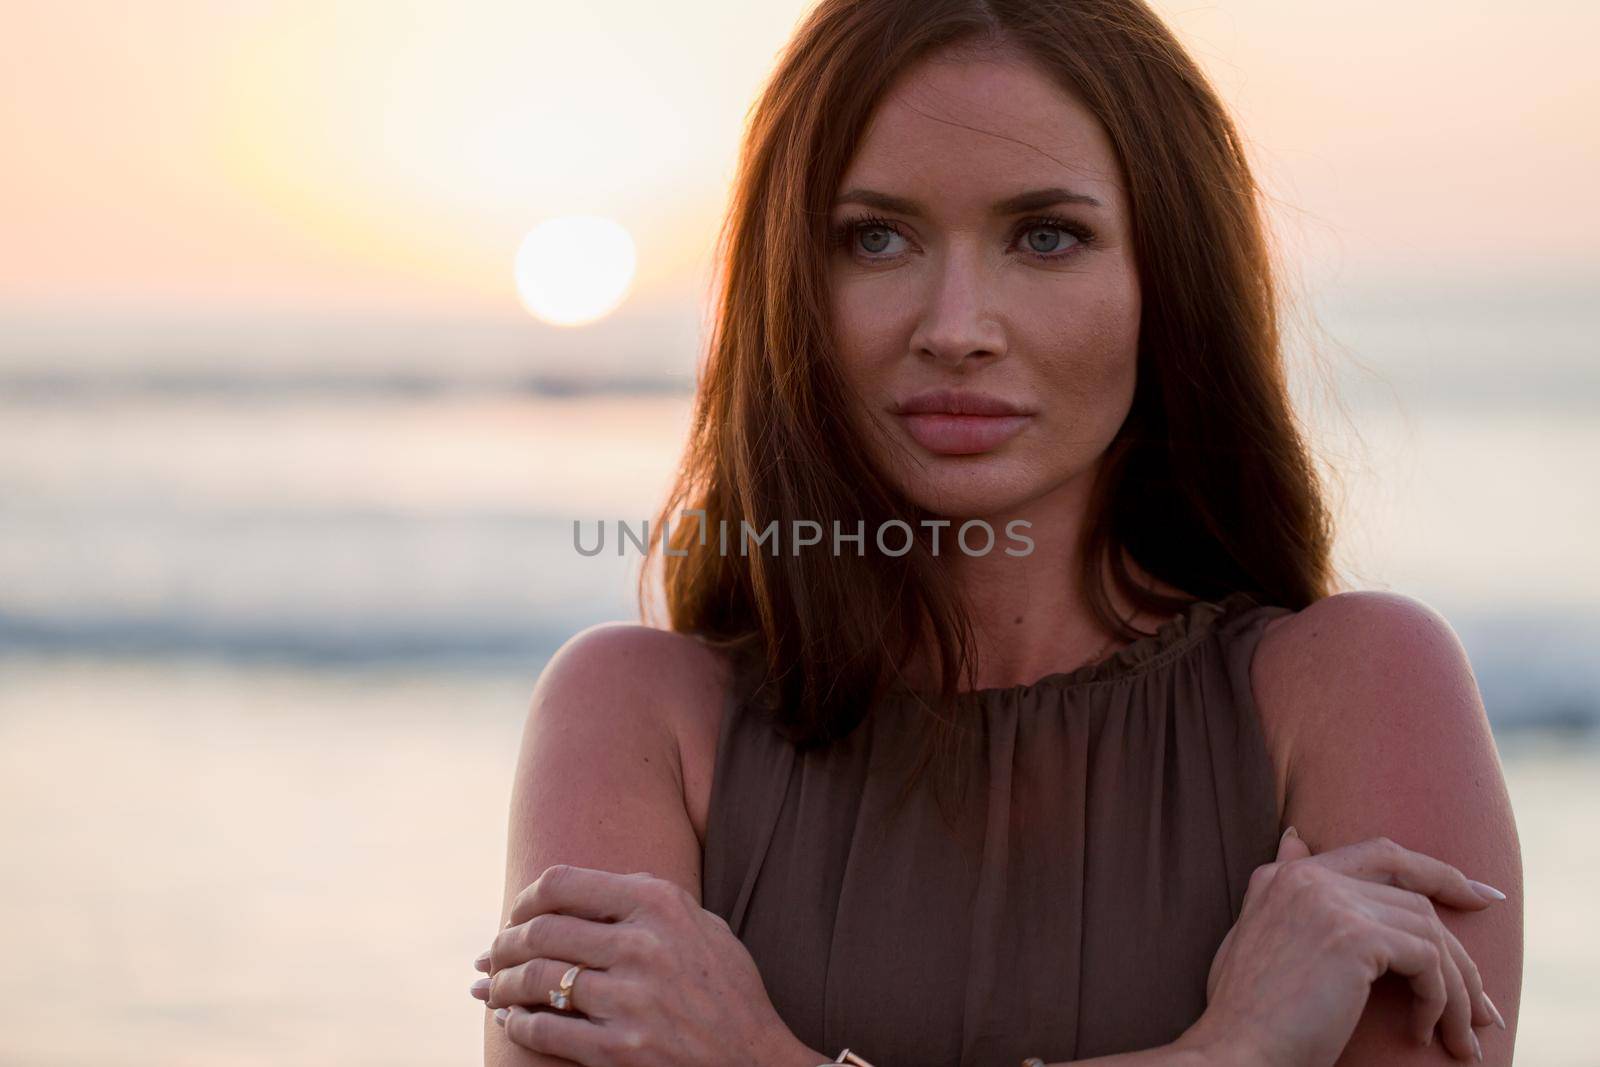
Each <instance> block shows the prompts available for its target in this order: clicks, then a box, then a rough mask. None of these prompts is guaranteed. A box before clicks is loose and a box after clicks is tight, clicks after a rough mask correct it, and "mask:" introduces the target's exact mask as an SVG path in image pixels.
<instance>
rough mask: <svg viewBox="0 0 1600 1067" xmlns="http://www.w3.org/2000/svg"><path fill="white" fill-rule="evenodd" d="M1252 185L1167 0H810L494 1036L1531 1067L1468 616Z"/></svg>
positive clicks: (760, 124)
mask: <svg viewBox="0 0 1600 1067" xmlns="http://www.w3.org/2000/svg"><path fill="white" fill-rule="evenodd" d="M1257 197H1258V193H1257V189H1256V187H1255V185H1254V183H1253V181H1252V179H1251V176H1250V173H1249V170H1248V167H1247V166H1246V163H1245V159H1244V155H1243V152H1242V149H1241V146H1240V140H1239V138H1238V136H1237V134H1236V133H1235V131H1234V129H1233V127H1232V125H1231V123H1230V121H1229V119H1228V118H1227V116H1226V115H1225V113H1224V111H1223V109H1222V108H1221V106H1220V105H1219V104H1218V102H1217V99H1216V97H1215V95H1214V94H1213V92H1212V91H1211V90H1210V88H1209V87H1208V86H1207V85H1206V83H1205V81H1204V80H1203V78H1202V77H1201V75H1200V73H1199V72H1198V71H1197V69H1196V68H1195V66H1194V64H1193V63H1192V62H1191V61H1190V60H1189V58H1188V57H1187V56H1186V55H1185V54H1184V53H1183V51H1182V50H1181V49H1180V48H1179V46H1178V45H1177V44H1176V43H1175V41H1174V40H1173V38H1172V37H1171V35H1170V34H1169V33H1168V32H1167V31H1166V30H1165V29H1164V28H1163V27H1162V26H1161V24H1160V23H1159V22H1158V20H1157V19H1156V18H1155V17H1154V16H1153V15H1152V14H1151V13H1150V12H1149V11H1148V10H1147V9H1146V8H1145V7H1144V6H1143V5H1142V4H1141V3H1139V2H1137V0H1084V2H1080V3H1061V2H1059V0H1054V2H1052V0H988V2H985V0H824V2H823V3H822V4H821V5H820V6H818V7H817V8H816V9H815V10H814V11H813V12H812V14H811V15H810V17H809V18H808V20H807V21H806V23H805V24H804V25H803V27H802V28H801V29H800V31H799V32H798V34H797V36H796V37H795V39H794V41H793V42H792V43H791V45H790V46H789V48H788V49H787V50H786V52H785V53H784V55H783V57H782V59H781V62H780V64H779V66H778V69H777V71H776V73H775V75H774V77H773V80H772V82H771V84H770V85H769V86H768V88H767V90H766V92H765V94H764V96H763V98H762V100H761V101H760V103H759V106H758V107H757V108H756V109H755V110H754V112H753V113H752V117H751V121H750V126H749V129H748V133H747V141H746V144H745V149H744V153H743V157H742V161H741V167H740V172H739V175H738V178H737V185H736V190H735V199H734V202H733V205H732V211H731V214H730V216H729V220H728V226H727V229H726V231H725V233H724V244H723V257H722V266H723V268H724V272H723V275H722V277H721V278H720V279H719V284H720V293H719V295H720V305H719V314H718V316H717V319H716V323H715V330H714V333H713V336H712V338H711V344H710V354H709V359H708V362H707V365H706V366H705V368H704V373H703V375H702V378H701V382H700V389H699V394H698V396H697V404H696V418H695V423H694V428H693V435H692V440H691V442H690V447H689V449H688V451H687V453H686V457H685V460H684V464H683V467H682V470H681V475H680V479H679V482H678V484H677V486H676V488H675V491H674V493H673V495H672V497H671V498H670V499H669V501H668V502H667V505H666V507H664V508H663V509H662V513H661V521H663V522H664V521H666V520H672V519H679V517H680V516H681V515H683V514H684V513H685V512H686V511H688V512H692V513H693V514H691V515H690V517H689V518H687V519H684V520H682V521H680V522H678V523H677V524H676V525H674V526H673V528H672V532H671V535H670V538H669V539H668V541H667V543H668V545H669V551H668V552H667V553H666V555H665V584H666V590H667V595H668V603H669V606H670V612H671V628H670V629H655V628H649V627H643V626H630V625H620V624H611V625H606V626H601V627H596V628H592V629H590V630H587V631H585V632H584V633H582V634H579V635H578V636H576V637H575V638H573V639H572V640H571V641H570V642H568V644H567V645H566V646H564V647H563V648H562V649H561V651H560V652H559V653H558V654H557V655H556V656H555V658H554V659H553V660H552V661H551V663H550V664H549V666H548V667H547V668H546V670H545V672H544V674H543V675H542V676H541V678H540V681H539V684H538V686H537V687H536V689H535V692H534V696H533V701H532V703H533V707H532V709H531V711H530V716H529V721H528V726H527V729H526V732H525V735H524V742H523V749H522V753H521V763H520V765H519V769H518V774H517V780H516V783H515V791H514V799H513V805H512V812H511V820H512V821H511V841H510V849H509V857H508V870H507V882H506V901H505V910H504V912H503V914H502V919H503V920H504V921H505V927H504V928H503V930H502V931H501V933H500V934H499V935H498V936H497V937H496V938H495V939H494V942H493V944H492V945H491V946H490V947H489V950H488V951H487V952H486V953H485V954H484V956H482V957H480V959H479V963H478V966H479V969H480V970H485V971H488V972H489V974H490V976H491V977H489V978H485V979H481V980H480V981H479V983H478V984H477V985H475V987H474V993H475V995H478V996H480V997H481V998H484V999H486V1000H487V1003H488V1005H489V1006H490V1007H491V1008H494V1009H496V1011H495V1012H494V1014H493V1015H492V1016H490V1018H489V1019H488V1020H486V1025H485V1031H486V1038H485V1040H486V1062H488V1063H490V1064H513V1063H516V1064H523V1063H528V1064H560V1063H580V1064H585V1065H588V1067H604V1065H610V1064H651V1065H673V1067H678V1065H685V1067H686V1065H690V1064H695V1065H704V1064H736V1063H737V1064H750V1063H757V1064H772V1065H784V1067H789V1065H792V1067H813V1065H815V1064H819V1063H822V1062H824V1061H827V1060H830V1059H833V1058H834V1056H835V1055H836V1054H837V1055H838V1056H839V1057H840V1060H841V1061H842V1062H872V1063H876V1064H878V1065H879V1067H883V1065H886V1064H887V1065H890V1067H901V1065H909V1064H919V1065H929V1064H948V1065H950V1067H955V1065H957V1064H960V1065H962V1067H973V1065H976V1067H989V1065H1000V1064H1008V1065H1009V1064H1015V1063H1017V1062H1019V1061H1021V1060H1023V1059H1024V1057H1029V1058H1033V1057H1036V1058H1037V1059H1038V1060H1040V1061H1044V1062H1048V1063H1063V1062H1069V1061H1070V1062H1089V1063H1097V1064H1098V1063H1116V1064H1130V1065H1132V1064H1150V1065H1155V1064H1243V1065H1256V1064H1261V1065H1267V1064H1271V1065H1295V1067H1301V1065H1326V1064H1332V1063H1334V1062H1336V1061H1337V1062H1338V1063H1341V1064H1352V1065H1354V1064H1359V1065H1366V1067H1376V1065H1379V1064H1384V1065H1401V1067H1403V1065H1405V1064H1424V1063H1432V1062H1438V1061H1439V1060H1440V1059H1441V1058H1448V1057H1454V1058H1456V1059H1459V1060H1464V1061H1479V1060H1481V1061H1482V1062H1485V1063H1494V1064H1509V1063H1510V1062H1511V1052H1512V1042H1513V1037H1514V1030H1513V1026H1514V1024H1515V1020H1516V1014H1517V1002H1518V994H1519V987H1520V973H1521V871H1520V861H1519V858H1518V848H1517V841H1516V832H1515V827H1514V824H1513V821H1512V818H1511V812H1510V807H1509V803H1508V801H1507V796H1506V792H1505V789H1504V786H1503V783H1502V779H1501V775H1500V772H1499V766H1498V762H1497V759H1496V755H1495V751H1494V746H1493V742H1492V739H1491V736H1490V734H1489V730H1488V726H1487V722H1486V718H1485V715H1484V712H1483V707H1482V704H1481V701H1480V699H1479V697H1478V694H1477V690H1476V687H1475V685H1474V682H1473V679H1472V674H1471V670H1470V667H1469V666H1468V664H1467V661H1466V659H1465V657H1464V655H1463V653H1462V650H1461V648H1460V645H1459V643H1458V642H1457V641H1456V639H1455V636H1454V634H1453V632H1452V631H1451V630H1450V628H1449V626H1448V625H1447V624H1446V623H1445V622H1444V621H1443V620H1442V619H1440V618H1439V617H1438V615H1436V614H1435V613H1434V612H1432V611H1431V610H1430V609H1428V608H1427V607H1426V606H1424V605H1422V604H1420V603H1418V602H1416V601H1414V600H1411V599H1409V598H1406V597H1401V596H1396V595H1388V594H1380V593H1360V592H1344V593H1337V594H1334V593H1333V592H1332V590H1331V585H1332V580H1331V571H1332V568H1331V565H1330V562H1329V550H1330V544H1331V540H1332V537H1331V532H1330V529H1329V522H1328V519H1327V516H1326V512H1325V511H1324V508H1323V505H1322V503H1321V500H1320V497H1319V492H1318V488H1317V484H1316V479H1315V476H1314V468H1313V465H1312V463H1311V461H1310V459H1309V458H1308V456H1307V454H1306V452H1305V449H1304V446H1303V444H1302V442H1301V440H1300V438H1299V436H1298V432H1297V429H1296V423H1295V419H1294V415H1293V412H1292V410H1291V407H1290V404H1289V401H1288V398H1287V396H1286V388H1285V376H1284V370H1283V365H1282V360H1281V352H1280V345H1279V338H1278V334H1277V314H1278V308H1277V306H1276V300H1277V298H1276V295H1275V293H1276V291H1275V288H1274V283H1273V281H1272V271H1271V269H1270V262H1269V253H1268V248H1267V244H1266V240H1265V236H1264V230H1263V225H1262V221H1261V217H1260V215H1259V212H1258V203H1257ZM774 524H775V525H774ZM659 528H660V527H659V526H658V529H659ZM985 530H987V531H988V532H989V533H990V534H993V535H995V536H994V539H993V540H992V541H988V540H986V538H985V536H984V531H985ZM728 531H731V537H726V538H725V537H724V536H723V534H724V533H725V532H728ZM841 535H843V536H842V538H841ZM756 536H768V537H769V538H770V539H768V540H764V541H756V540H754V538H755V537H756ZM752 543H753V544H754V545H755V547H754V548H753V549H752V548H751V545H752ZM985 549H986V550H985ZM774 550H776V551H774ZM1286 827H1287V828H1289V830H1288V831H1287V832H1285V833H1282V834H1280V830H1283V829H1284V828H1286ZM1445 861H1448V862H1445ZM1468 875H1471V876H1472V877H1471V878H1469V877H1468ZM1479 878H1481V879H1486V880H1487V882H1489V883H1493V884H1494V885H1499V886H1503V887H1504V890H1505V892H1504V893H1502V892H1500V891H1499V890H1496V889H1494V888H1493V887H1492V886H1491V885H1489V884H1486V883H1484V882H1478V881H1475V880H1474V879H1479ZM1507 894H1509V897H1508V896H1507ZM1490 992H1492V993H1493V999H1491V998H1490V996H1489V993H1490ZM1497 1002H1498V1003H1497ZM1435 1033H1437V1035H1438V1047H1430V1045H1431V1042H1433V1040H1434V1035H1435ZM845 1046H848V1049H847V1050H846V1051H845V1052H841V1047H845ZM1441 1050H1442V1051H1441ZM852 1056H853V1057H855V1058H854V1059H852V1058H851V1057H852Z"/></svg>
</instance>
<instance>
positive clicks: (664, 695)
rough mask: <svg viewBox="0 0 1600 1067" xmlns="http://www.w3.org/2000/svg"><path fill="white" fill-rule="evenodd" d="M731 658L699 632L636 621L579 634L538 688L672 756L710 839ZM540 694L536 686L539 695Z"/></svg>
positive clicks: (695, 817) (694, 820) (696, 822)
mask: <svg viewBox="0 0 1600 1067" xmlns="http://www.w3.org/2000/svg"><path fill="white" fill-rule="evenodd" d="M730 673H731V672H730V668H729V664H728V661H727V659H726V657H725V656H724V655H723V654H722V653H720V652H719V651H718V650H717V649H715V648H712V647H710V646H708V645H706V644H705V643H703V642H702V641H700V640H699V639H697V638H695V637H693V636H691V635H689V634H682V633H677V632H675V631H672V630H663V629H659V628H656V627H651V626H642V625H639V624H637V623H624V622H608V623H600V624H598V625H595V626H591V627H589V628H588V629H586V630H583V631H581V632H580V633H578V634H575V635H574V636H573V637H572V638H570V639H569V640H568V641H567V642H566V644H564V645H562V647H561V648H560V650H558V651H557V652H556V654H555V655H554V656H553V657H551V660H550V663H549V664H548V665H547V666H546V667H545V670H544V672H543V673H542V674H541V675H540V679H539V687H540V688H548V689H549V690H551V691H552V693H550V694H546V697H547V699H546V700H544V701H540V702H543V703H548V702H550V701H549V700H548V696H550V695H553V694H554V692H559V694H560V696H559V699H558V700H557V701H556V702H557V703H560V704H562V705H563V706H565V707H567V708H569V709H570V708H577V707H584V708H588V709H590V710H589V711H588V712H586V714H592V715H598V716H602V717H604V718H605V719H606V721H607V728H608V730H610V731H626V732H627V733H628V734H629V736H630V737H632V738H634V739H636V741H637V743H639V744H642V745H648V746H652V747H653V748H655V749H656V750H657V751H659V752H660V754H661V755H660V757H659V758H663V759H668V760H670V766H671V770H672V773H673V775H674V776H675V777H676V779H677V781H678V784H679V788H680V791H681V793H682V796H683V802H684V807H685V810H686V811H687V813H688V816H689V819H690V823H691V825H692V826H693V828H694V831H695V836H696V838H697V839H698V840H700V841H704V839H705V824H706V818H707V812H708V809H709V807H710V785H711V774H712V765H713V763H714V761H715V756H716V743H717V730H718V728H719V726H720V725H721V710H722V707H723V703H724V699H725V695H726V693H727V692H728V687H729V684H730ZM539 696H540V694H539V692H538V691H537V690H536V692H535V698H536V701H538V698H539Z"/></svg>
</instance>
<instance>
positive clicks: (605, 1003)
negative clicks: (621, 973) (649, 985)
mask: <svg viewBox="0 0 1600 1067" xmlns="http://www.w3.org/2000/svg"><path fill="white" fill-rule="evenodd" d="M571 967H572V964H570V963H568V962H567V961H565V960H543V959H541V960H529V961H528V962H527V963H519V964H517V965H516V966H515V967H507V968H506V969H505V970H503V971H501V972H500V973H499V974H497V975H495V976H494V978H493V979H492V980H491V981H490V983H489V999H488V1005H489V1007H491V1008H505V1007H510V1006H511V1005H513V1004H521V1005H522V1006H523V1007H528V1008H531V1007H534V1006H538V1007H541V1008H554V1007H555V1005H553V1004H552V1003H551V1002H550V994H551V993H552V992H554V991H556V990H558V989H559V988H560V987H561V979H562V978H563V977H564V976H565V975H566V973H567V971H568V970H570V969H571ZM616 993H617V976H616V975H613V974H611V973H610V972H609V971H600V970H591V969H590V968H588V967H585V968H584V969H583V970H581V971H579V972H578V974H577V977H576V978H574V979H573V982H572V989H571V990H570V991H569V992H568V994H567V996H568V998H569V1000H568V1006H567V1007H566V1008H562V1009H558V1010H561V1011H566V1012H568V1013H577V1014H579V1015H583V1016H586V1017H587V1018H590V1019H594V1020H596V1021H600V1020H603V1019H609V1018H613V1017H614V1016H615V1015H616V1012H615V1010H614V1008H615V1004H616Z"/></svg>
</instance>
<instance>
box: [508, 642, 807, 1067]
mask: <svg viewBox="0 0 1600 1067" xmlns="http://www.w3.org/2000/svg"><path fill="white" fill-rule="evenodd" d="M718 686H719V679H718V678H717V676H716V675H715V661H713V660H712V659H711V657H710V653H708V652H707V651H706V650H705V649H704V648H703V646H700V645H699V644H698V643H696V642H694V641H692V640H690V639H688V638H685V637H683V636H681V635H679V634H674V633H670V632H667V631H663V630H655V629H651V628H649V627H644V626H635V625H628V624H618V623H608V624H604V625H601V626H595V627H590V628H589V629H587V630H584V631H583V632H582V633H579V634H577V635H576V636H574V637H573V638H572V639H571V640H569V641H568V642H567V643H566V644H565V645H563V646H562V647H561V649H560V650H559V651H558V652H557V653H556V654H555V656H554V657H553V658H552V659H551V660H550V663H549V664H548V665H547V666H546V667H545V669H544V672H543V673H542V674H541V675H540V676H539V681H538V684H537V685H536V686H535V687H534V691H533V696H532V699H531V702H530V707H529V710H528V717H527V723H526V725H525V726H524V728H523V734H522V748H521V752H520V755H519V757H518V762H517V771H516V778H515V780H514V782H513V785H512V792H511V811H510V828H509V833H508V840H507V846H506V879H505V895H504V900H503V902H502V905H501V912H500V922H501V924H502V925H504V923H505V921H506V919H507V918H508V916H509V915H510V913H511V906H512V904H513V903H514V902H515V900H516V897H517V894H518V893H520V892H521V891H522V890H523V889H524V888H525V887H527V886H528V885H529V884H530V883H532V882H533V881H534V880H535V879H537V878H538V877H539V875H540V874H541V873H542V872H543V871H544V869H545V868H546V867H549V866H551V865H552V864H556V863H570V864H574V865H577V866H582V867H595V868H599V869H601V870H607V871H615V872H617V873H620V874H629V873H633V872H636V871H648V872H649V873H651V874H654V875H655V876H657V877H659V878H664V879H667V880H669V881H672V882H675V883H677V884H678V885H680V886H682V887H683V888H684V889H685V890H687V891H688V892H689V893H690V894H691V895H693V897H694V899H695V900H699V899H701V897H700V843H699V838H698V837H697V836H696V835H695V831H694V826H693V824H692V823H691V821H690V819H689V815H688V811H687V809H686V807H685V804H684V792H683V779H682V771H681V763H680V760H679V753H678V741H677V738H678V734H677V732H676V725H675V719H674V718H673V715H674V709H675V707H681V706H682V704H681V703H677V702H681V701H684V700H719V699H720V689H719V688H718ZM486 940H487V939H486ZM818 1062H821V1061H818ZM484 1063H485V1064H486V1067H570V1061H568V1060H564V1059H559V1058H556V1057H552V1056H545V1055H541V1054H539V1053H535V1052H532V1051H530V1050H529V1049H526V1048H523V1047H521V1046H519V1045H516V1044H513V1043H512V1042H511V1041H510V1040H508V1039H507V1038H506V1035H505V1032H504V1031H503V1030H502V1029H501V1027H500V1026H499V1025H497V1024H496V1023H495V1021H494V1017H493V1014H492V1013H491V1012H485V1013H484Z"/></svg>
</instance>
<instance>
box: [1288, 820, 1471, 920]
mask: <svg viewBox="0 0 1600 1067" xmlns="http://www.w3.org/2000/svg"><path fill="white" fill-rule="evenodd" d="M1311 860H1312V862H1314V863H1320V864H1323V865H1324V866H1326V867H1329V868H1331V869H1333V870H1336V871H1338V872H1339V873H1340V874H1347V875H1350V876H1351V877H1353V878H1359V879H1362V880H1363V881H1369V882H1378V883H1381V884H1385V885H1394V886H1399V887H1400V888H1402V889H1409V890H1411V891H1412V892H1415V893H1421V894H1422V895H1423V896H1426V897H1429V898H1430V899H1433V900H1437V901H1439V902H1440V903H1442V904H1448V905H1450V906H1451V907H1454V908H1468V909H1472V910H1474V911H1477V910H1481V909H1483V908H1486V907H1488V906H1489V905H1490V904H1491V903H1493V901H1492V900H1490V899H1488V898H1486V897H1485V896H1483V895H1481V894H1480V893H1479V892H1478V891H1477V890H1475V889H1474V888H1473V887H1472V886H1473V883H1472V880H1471V879H1469V878H1468V877H1467V876H1466V875H1464V874H1462V873H1461V872H1460V871H1459V870H1457V869H1456V868H1455V867H1452V866H1451V865H1450V864H1448V863H1445V862H1444V861H1443V860H1439V859H1435V858H1434V857H1432V856H1429V855H1427V854H1425V853H1422V852H1414V851H1412V850H1411V849H1408V848H1405V847H1404V846H1402V845H1399V844H1396V843H1395V842H1394V841H1391V840H1390V839H1389V838H1387V837H1374V838H1369V839H1368V840H1366V841H1360V842H1357V843H1356V844H1353V845H1345V846H1343V847H1341V848H1336V849H1330V850H1329V851H1327V852H1321V853H1318V854H1317V855H1315V856H1313V857H1311Z"/></svg>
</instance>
